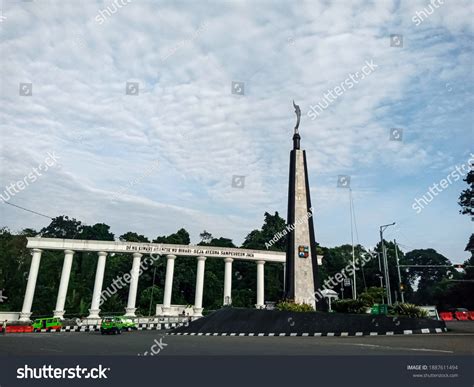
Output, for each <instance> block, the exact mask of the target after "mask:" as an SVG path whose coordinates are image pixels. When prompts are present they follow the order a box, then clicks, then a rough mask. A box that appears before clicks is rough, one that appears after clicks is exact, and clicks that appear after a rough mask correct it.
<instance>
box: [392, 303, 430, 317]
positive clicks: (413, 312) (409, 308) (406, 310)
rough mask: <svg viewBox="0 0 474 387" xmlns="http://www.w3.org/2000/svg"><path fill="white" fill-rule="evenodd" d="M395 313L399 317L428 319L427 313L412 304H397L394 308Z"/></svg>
mask: <svg viewBox="0 0 474 387" xmlns="http://www.w3.org/2000/svg"><path fill="white" fill-rule="evenodd" d="M394 310H395V313H397V314H398V315H400V316H408V317H417V318H423V317H428V312H427V311H426V310H423V309H421V308H420V307H418V306H416V305H414V304H406V303H405V304H397V305H395V306H394Z"/></svg>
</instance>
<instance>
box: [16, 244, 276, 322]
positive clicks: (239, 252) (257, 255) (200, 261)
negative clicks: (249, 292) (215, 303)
mask: <svg viewBox="0 0 474 387" xmlns="http://www.w3.org/2000/svg"><path fill="white" fill-rule="evenodd" d="M37 246H38V247H37ZM39 246H40V247H42V248H39ZM28 247H29V248H31V249H32V259H31V266H30V272H29V276H28V282H27V285H26V291H25V297H24V301H23V307H22V310H21V313H20V320H22V321H28V320H29V319H30V316H31V309H32V305H33V299H34V294H35V288H36V281H37V278H38V273H39V268H40V262H41V255H42V252H43V250H46V249H52V250H63V251H64V261H63V267H62V272H61V279H60V283H59V289H58V294H57V300H56V308H55V310H54V312H53V313H54V316H55V317H59V318H63V317H64V314H65V304H66V296H67V291H68V286H69V279H70V275H71V268H72V264H73V257H74V254H75V253H76V252H77V251H96V252H97V254H98V258H97V267H96V272H95V280H94V288H93V292H92V300H91V306H90V309H89V316H88V318H90V319H99V318H100V315H99V313H100V306H101V297H102V293H103V282H104V275H105V269H106V262H107V256H108V254H109V253H114V252H119V253H123V252H129V253H132V257H133V260H132V267H131V270H130V273H126V274H125V275H124V279H125V280H126V282H128V283H129V285H128V286H129V294H128V301H127V306H126V308H125V316H127V317H135V316H136V314H135V312H136V299H137V290H138V280H139V277H140V274H141V263H142V256H143V253H146V252H149V253H154V252H157V253H158V252H159V253H160V254H162V253H166V252H172V253H173V254H165V255H166V278H165V288H164V296H163V308H162V310H163V313H164V314H165V315H166V314H167V313H169V312H170V310H171V306H172V304H171V300H172V290H173V277H174V266H175V260H176V259H177V258H178V256H179V255H181V256H193V255H195V256H196V261H197V262H196V264H197V268H196V288H195V297H194V306H193V311H194V316H202V310H203V305H202V303H203V295H204V275H205V262H206V259H207V258H209V256H212V257H213V258H223V261H224V265H225V266H224V267H225V269H224V294H223V305H231V304H232V263H233V261H234V259H244V260H253V261H255V262H256V266H257V268H256V273H257V299H256V305H255V307H256V308H263V307H264V305H265V296H264V280H265V276H264V264H265V262H284V261H285V256H284V253H279V252H268V251H259V250H244V249H230V248H216V247H208V246H206V247H202V246H181V245H164V244H152V243H149V244H148V243H147V244H140V243H131V242H130V243H129V242H109V241H80V240H79V241H78V240H67V239H53V238H28ZM134 250H136V251H134ZM150 250H151V251H150ZM206 252H207V253H208V254H209V256H207V255H205V254H204V253H206ZM229 255H230V256H229ZM178 259H179V258H178Z"/></svg>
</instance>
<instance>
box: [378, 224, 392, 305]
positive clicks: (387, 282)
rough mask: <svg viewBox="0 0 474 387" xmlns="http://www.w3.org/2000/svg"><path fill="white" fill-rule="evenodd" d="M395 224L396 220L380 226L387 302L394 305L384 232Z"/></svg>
mask: <svg viewBox="0 0 474 387" xmlns="http://www.w3.org/2000/svg"><path fill="white" fill-rule="evenodd" d="M393 225H395V222H393V223H390V224H384V225H382V226H380V247H381V249H382V257H383V265H384V274H385V288H386V291H387V304H388V305H392V294H391V290H390V277H389V268H388V261H387V249H386V248H385V244H384V243H383V232H384V231H385V229H386V228H387V227H390V226H393Z"/></svg>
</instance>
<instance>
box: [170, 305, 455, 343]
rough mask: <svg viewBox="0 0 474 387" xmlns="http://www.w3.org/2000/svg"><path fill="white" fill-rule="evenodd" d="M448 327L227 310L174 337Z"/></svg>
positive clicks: (362, 332)
mask: <svg viewBox="0 0 474 387" xmlns="http://www.w3.org/2000/svg"><path fill="white" fill-rule="evenodd" d="M445 331H446V324H445V323H444V321H440V320H430V319H418V318H410V317H402V316H400V317H395V316H375V315H370V314H346V313H323V312H300V313H299V312H287V311H279V310H255V309H246V308H223V309H220V310H218V311H216V312H214V313H211V314H209V315H208V316H205V317H202V318H200V319H199V320H196V321H193V322H191V323H190V324H189V325H188V326H186V327H179V328H176V329H174V330H173V331H172V332H171V333H170V334H172V335H173V334H174V335H200V336H202V335H204V336H363V335H393V334H414V333H441V332H445Z"/></svg>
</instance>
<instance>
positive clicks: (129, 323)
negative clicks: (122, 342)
mask: <svg viewBox="0 0 474 387" xmlns="http://www.w3.org/2000/svg"><path fill="white" fill-rule="evenodd" d="M120 319H121V320H122V326H123V329H125V330H137V324H136V323H135V322H134V321H133V320H132V319H130V318H127V317H123V316H122V317H120Z"/></svg>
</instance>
